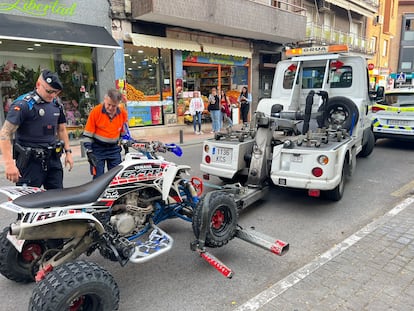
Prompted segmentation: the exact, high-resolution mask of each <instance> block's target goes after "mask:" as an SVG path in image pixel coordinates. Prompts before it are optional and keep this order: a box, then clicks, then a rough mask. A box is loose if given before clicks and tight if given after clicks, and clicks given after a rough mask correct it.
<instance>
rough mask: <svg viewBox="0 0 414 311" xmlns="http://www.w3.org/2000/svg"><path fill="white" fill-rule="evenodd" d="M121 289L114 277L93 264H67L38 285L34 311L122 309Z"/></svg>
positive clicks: (33, 295) (33, 305) (33, 294)
mask: <svg viewBox="0 0 414 311" xmlns="http://www.w3.org/2000/svg"><path fill="white" fill-rule="evenodd" d="M118 306H119V288H118V285H117V284H116V282H115V280H114V278H113V277H112V275H111V274H110V273H109V272H108V271H106V270H105V269H103V268H101V267H100V266H98V265H97V264H95V263H93V262H88V261H84V260H79V261H75V262H67V263H65V264H62V265H60V266H58V267H56V268H55V269H54V270H52V271H51V272H49V273H48V274H46V277H45V278H44V279H43V280H42V281H40V282H39V283H37V285H36V287H35V288H34V290H33V293H32V297H31V298H30V302H29V310H30V311H56V310H69V311H81V310H82V311H112V310H118Z"/></svg>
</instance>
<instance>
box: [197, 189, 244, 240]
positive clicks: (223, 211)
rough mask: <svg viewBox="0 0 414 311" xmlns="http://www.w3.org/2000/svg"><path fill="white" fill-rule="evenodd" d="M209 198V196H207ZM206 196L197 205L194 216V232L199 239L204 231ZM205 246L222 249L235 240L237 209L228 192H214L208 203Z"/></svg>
mask: <svg viewBox="0 0 414 311" xmlns="http://www.w3.org/2000/svg"><path fill="white" fill-rule="evenodd" d="M207 197H208V196H207ZM205 199H206V196H204V197H203V199H202V200H200V202H199V203H198V205H197V208H196V209H195V210H194V215H193V223H192V226H193V232H194V235H195V237H196V238H197V239H198V238H199V237H200V233H201V230H202V228H201V227H202V220H203V209H204V208H206V206H205V204H206V202H205ZM207 206H208V211H206V212H207V215H208V216H207V219H208V224H207V226H206V230H207V232H206V237H205V246H207V247H221V246H223V245H225V244H227V243H228V242H229V241H230V240H231V239H233V238H234V235H235V233H236V228H237V219H238V214H237V207H236V203H235V202H234V200H233V198H232V196H230V195H229V194H228V193H226V192H220V191H217V192H214V193H212V194H211V196H210V199H209V202H208V205H207Z"/></svg>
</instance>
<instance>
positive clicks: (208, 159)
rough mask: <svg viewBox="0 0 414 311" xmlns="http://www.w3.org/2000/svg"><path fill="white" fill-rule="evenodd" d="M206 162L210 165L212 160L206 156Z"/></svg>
mask: <svg viewBox="0 0 414 311" xmlns="http://www.w3.org/2000/svg"><path fill="white" fill-rule="evenodd" d="M204 160H205V161H206V163H207V164H210V162H211V158H210V156H209V155H206V157H205V158H204Z"/></svg>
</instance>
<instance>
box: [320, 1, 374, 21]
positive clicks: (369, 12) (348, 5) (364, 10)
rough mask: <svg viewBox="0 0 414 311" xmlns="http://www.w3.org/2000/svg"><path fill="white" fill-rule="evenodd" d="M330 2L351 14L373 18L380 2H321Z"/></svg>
mask: <svg viewBox="0 0 414 311" xmlns="http://www.w3.org/2000/svg"><path fill="white" fill-rule="evenodd" d="M321 1H326V2H330V3H332V4H333V5H336V6H338V7H341V8H343V9H345V10H350V11H351V12H356V13H358V14H361V15H363V16H366V17H373V16H374V15H375V14H377V12H378V8H379V0H321Z"/></svg>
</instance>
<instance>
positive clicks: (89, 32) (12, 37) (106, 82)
mask: <svg viewBox="0 0 414 311" xmlns="http://www.w3.org/2000/svg"><path fill="white" fill-rule="evenodd" d="M37 2H42V1H37ZM37 2H36V1H31V2H30V3H26V4H21V3H20V2H19V1H10V4H7V3H2V6H1V8H0V104H1V107H2V109H1V110H0V119H1V120H0V121H1V122H3V121H4V117H5V114H6V113H7V109H8V105H9V104H10V102H12V101H13V100H15V99H16V98H17V97H18V96H20V95H22V94H25V93H27V92H29V91H31V90H33V89H34V86H35V83H36V80H37V78H38V76H39V74H40V71H41V70H43V69H49V70H52V71H55V72H57V73H58V75H59V77H60V79H61V80H62V83H63V85H64V90H63V92H62V93H61V94H60V100H61V101H62V103H63V104H64V108H65V112H66V117H67V125H68V127H71V128H74V129H76V128H79V131H76V134H80V133H81V129H82V125H83V124H84V123H85V122H86V119H87V115H88V112H89V110H90V109H91V108H92V107H93V106H94V105H96V104H97V103H98V102H99V101H100V100H101V99H102V96H103V94H104V93H105V91H106V89H107V88H109V87H115V84H114V73H113V59H112V56H113V54H114V51H115V50H116V49H120V46H119V45H118V44H117V42H116V41H115V40H114V39H113V38H112V36H111V34H110V33H109V32H108V31H107V30H106V29H105V28H104V27H103V24H102V26H98V25H86V24H80V23H75V22H76V21H79V20H85V19H84V17H83V16H82V15H83V14H85V12H84V11H82V9H84V10H89V12H90V11H91V10H92V7H89V6H86V5H85V4H78V3H76V2H72V1H60V2H59V5H58V4H57V3H56V1H54V2H53V1H43V2H42V3H37ZM49 2H50V3H49ZM53 3H54V4H55V5H54V6H53ZM81 6H82V7H81ZM3 11H4V12H7V13H8V14H3V13H2V12H3ZM9 13H10V14H9ZM102 13H104V14H103V15H102V16H96V17H94V19H95V18H97V19H100V20H101V21H100V23H105V22H107V23H108V24H109V25H110V19H109V18H108V16H107V11H102ZM32 16H36V17H32ZM54 18H55V19H54ZM56 19H59V20H56ZM60 20H67V21H60ZM72 21H73V22H72ZM111 61H112V64H111ZM105 64H107V65H106V67H105V66H104V65H105ZM105 69H106V72H105V76H106V77H104V76H103V70H105ZM98 81H99V83H98ZM72 134H75V131H74V132H73V133H72Z"/></svg>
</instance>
